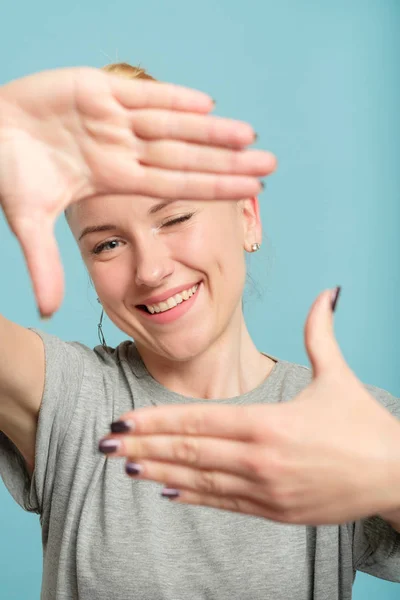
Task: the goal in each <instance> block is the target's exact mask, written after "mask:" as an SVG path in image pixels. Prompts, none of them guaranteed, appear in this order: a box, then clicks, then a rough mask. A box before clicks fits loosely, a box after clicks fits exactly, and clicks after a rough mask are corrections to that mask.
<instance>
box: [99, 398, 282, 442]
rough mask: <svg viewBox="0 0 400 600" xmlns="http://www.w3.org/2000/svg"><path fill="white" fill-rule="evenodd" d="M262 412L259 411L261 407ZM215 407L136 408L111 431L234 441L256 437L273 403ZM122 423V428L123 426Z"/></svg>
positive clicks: (266, 421)
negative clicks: (267, 404)
mask: <svg viewBox="0 0 400 600" xmlns="http://www.w3.org/2000/svg"><path fill="white" fill-rule="evenodd" d="M260 409H263V413H262V414H261V410H260ZM266 409H267V407H266V406H262V407H258V406H232V405H229V406H215V405H211V406H210V405H209V404H201V403H198V404H190V405H177V406H157V407H146V408H140V409H137V410H135V411H130V412H127V413H124V414H123V415H121V417H120V418H119V420H118V422H117V423H113V424H112V426H111V427H112V430H113V431H127V430H129V429H130V430H131V431H132V432H133V433H134V434H135V435H140V436H142V435H157V434H169V435H174V434H180V435H193V436H207V437H215V438H226V439H231V440H237V441H252V440H254V439H257V435H258V433H259V424H260V422H262V424H263V426H265V429H266V430H267V428H268V423H269V421H270V414H271V418H272V413H273V412H275V411H274V410H273V409H274V406H273V405H271V406H268V409H267V410H268V416H267V412H266ZM124 423H126V425H125V429H124Z"/></svg>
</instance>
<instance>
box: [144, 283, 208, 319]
mask: <svg viewBox="0 0 400 600" xmlns="http://www.w3.org/2000/svg"><path fill="white" fill-rule="evenodd" d="M198 287H199V284H196V285H194V286H193V287H191V288H189V289H188V290H184V291H183V292H181V293H180V294H175V296H171V297H170V298H168V299H167V300H165V301H164V302H159V303H158V304H150V305H148V304H146V308H147V310H148V311H149V312H150V313H151V314H152V315H153V314H154V313H160V312H165V311H166V310H170V309H171V308H174V307H175V306H177V305H178V304H181V303H182V302H184V301H185V300H189V298H191V297H192V296H193V294H194V293H196V291H197V288H198Z"/></svg>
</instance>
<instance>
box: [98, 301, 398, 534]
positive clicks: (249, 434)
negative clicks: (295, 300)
mask: <svg viewBox="0 0 400 600" xmlns="http://www.w3.org/2000/svg"><path fill="white" fill-rule="evenodd" d="M331 303H332V291H327V292H324V293H323V294H321V295H320V296H319V297H318V298H317V300H316V301H315V303H314V305H313V307H312V309H311V311H310V313H309V315H308V319H307V322H306V327H305V343H306V348H307V352H308V355H309V357H310V361H311V364H312V369H313V379H312V382H311V383H310V385H309V386H308V387H306V388H305V389H304V390H303V391H302V392H301V393H300V394H299V395H298V396H297V397H295V398H294V399H293V400H291V401H290V402H286V403H280V404H269V405H268V404H266V405H259V404H257V405H254V404H253V405H250V406H232V405H231V406H229V405H228V406H226V405H224V406H216V405H212V406H210V405H208V404H207V403H199V404H196V405H190V406H186V405H180V406H167V407H157V408H144V409H140V410H137V411H134V412H130V413H127V414H125V415H122V416H121V419H120V421H118V422H117V423H116V424H115V423H114V424H113V425H112V430H113V431H114V432H116V431H119V433H112V434H111V435H108V436H107V437H106V438H104V439H103V440H102V442H101V444H100V449H101V451H102V452H105V453H107V454H108V455H109V456H110V457H111V456H112V457H121V456H122V457H126V459H127V462H126V469H127V472H129V473H130V474H131V476H134V477H137V478H141V479H148V480H154V481H157V482H160V483H163V484H164V485H166V486H168V488H167V490H166V491H165V493H164V495H165V496H167V497H170V498H174V501H175V502H183V503H187V504H198V505H204V506H211V507H215V508H220V509H225V510H230V511H235V512H241V513H246V514H250V515H256V516H260V517H265V518H267V519H272V520H275V521H280V522H284V523H293V524H304V525H320V524H340V523H344V522H347V521H351V520H356V519H359V518H362V517H366V516H370V515H373V514H378V513H380V514H383V513H384V512H390V511H392V510H396V509H397V508H398V507H399V506H400V499H399V497H398V495H399V491H398V489H397V492H396V487H397V488H398V486H396V485H395V484H394V481H395V480H394V476H393V474H394V473H396V472H398V470H399V469H398V465H399V463H400V424H399V422H398V421H397V420H396V419H395V417H393V416H392V415H391V414H390V413H389V412H388V411H387V410H386V409H385V408H384V407H383V406H382V405H381V404H380V403H379V402H378V401H377V400H375V399H374V398H373V397H372V396H371V395H370V394H369V393H368V392H367V390H366V389H365V387H364V386H363V385H362V383H361V382H360V381H359V380H358V379H357V377H356V376H355V375H354V373H353V372H352V371H351V370H350V368H349V367H348V365H347V364H346V362H345V360H344V358H343V356H342V354H341V352H340V349H339V346H338V344H337V342H336V339H335V337H334V332H333V314H332V310H331ZM396 464H397V466H396ZM135 473H137V474H136V475H135ZM396 477H397V478H398V476H396ZM396 494H397V495H396Z"/></svg>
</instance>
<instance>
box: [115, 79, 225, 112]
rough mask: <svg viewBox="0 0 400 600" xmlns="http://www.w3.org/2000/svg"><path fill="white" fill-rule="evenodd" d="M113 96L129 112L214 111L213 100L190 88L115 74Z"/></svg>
mask: <svg viewBox="0 0 400 600" xmlns="http://www.w3.org/2000/svg"><path fill="white" fill-rule="evenodd" d="M104 75H105V76H106V77H108V78H110V81H109V83H110V85H111V89H112V93H113V95H114V97H115V98H116V100H118V102H119V103H120V104H121V105H122V106H124V107H125V108H128V109H130V108H135V109H136V108H159V109H167V110H176V111H190V112H199V113H208V112H209V111H210V110H212V109H213V108H214V101H213V100H212V98H211V97H210V96H209V95H208V94H205V93H204V92H200V91H198V90H193V89H190V88H187V87H183V86H179V85H174V84H171V83H161V82H159V81H143V80H140V79H134V80H129V79H123V78H122V77H119V76H117V75H113V74H111V73H105V74H104Z"/></svg>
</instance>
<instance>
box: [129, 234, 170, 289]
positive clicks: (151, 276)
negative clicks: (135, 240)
mask: <svg viewBox="0 0 400 600" xmlns="http://www.w3.org/2000/svg"><path fill="white" fill-rule="evenodd" d="M173 272H174V262H173V260H172V259H171V258H170V257H169V252H168V249H167V248H166V247H165V244H162V242H161V241H160V240H157V238H156V237H152V238H151V239H150V240H146V242H143V241H142V243H141V244H140V245H139V244H138V245H137V247H136V272H135V283H136V285H144V286H147V287H158V286H159V285H160V284H161V283H162V282H163V281H164V279H165V278H167V277H169V276H170V275H172V273H173Z"/></svg>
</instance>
